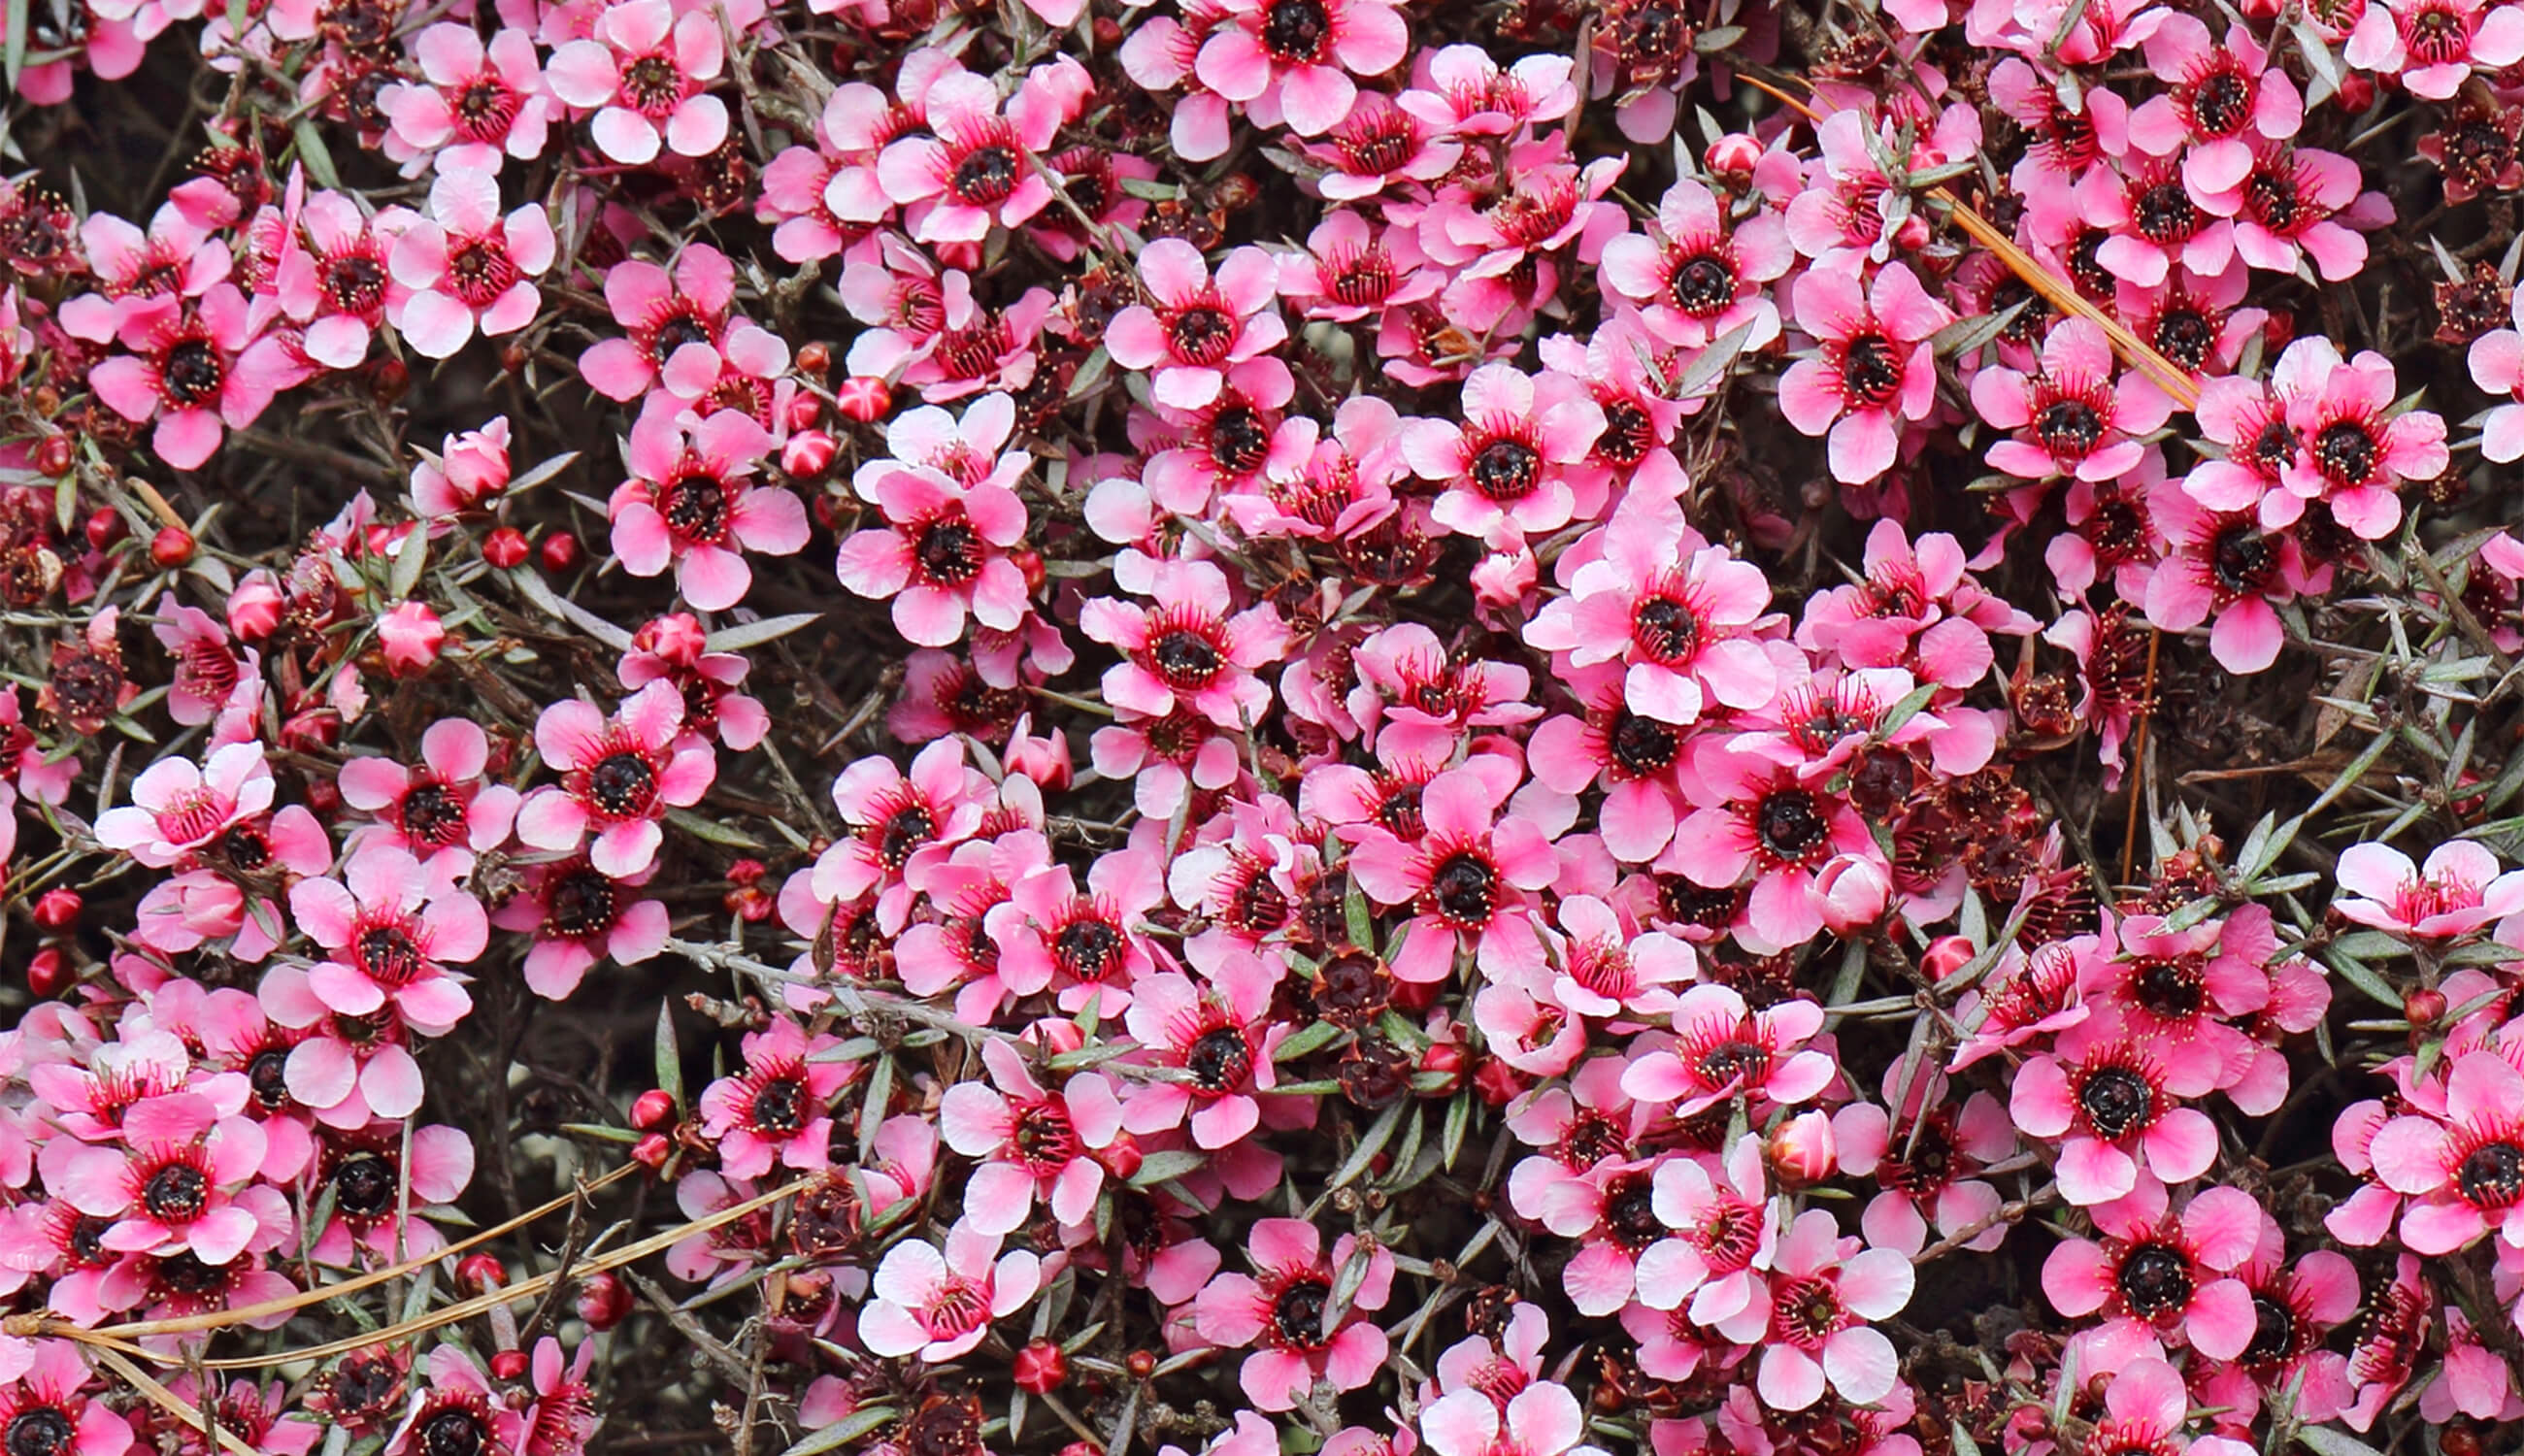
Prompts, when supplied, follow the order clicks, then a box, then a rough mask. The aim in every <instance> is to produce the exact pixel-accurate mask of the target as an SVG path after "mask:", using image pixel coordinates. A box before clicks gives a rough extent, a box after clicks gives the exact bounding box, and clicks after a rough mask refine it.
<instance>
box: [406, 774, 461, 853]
mask: <svg viewBox="0 0 2524 1456" xmlns="http://www.w3.org/2000/svg"><path fill="white" fill-rule="evenodd" d="M401 817H402V820H403V833H404V838H406V839H408V840H412V841H414V842H415V843H418V844H423V845H431V846H438V847H444V846H447V845H452V844H454V843H456V842H457V840H459V839H461V838H462V837H463V834H464V828H465V825H464V803H463V801H461V800H460V799H459V798H457V796H455V795H454V794H451V793H449V792H448V790H447V787H446V786H445V785H443V784H436V783H430V782H427V781H424V782H421V783H418V784H414V785H413V786H412V790H411V792H409V793H407V794H406V795H404V797H403V808H402V814H401Z"/></svg>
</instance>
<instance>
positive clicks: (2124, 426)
mask: <svg viewBox="0 0 2524 1456" xmlns="http://www.w3.org/2000/svg"><path fill="white" fill-rule="evenodd" d="M2106 246H2107V247H2109V246H2110V244H2107V245H2106ZM2158 277H2159V279H2161V277H2162V272H2161V270H2160V271H2159V273H2158ZM2112 374H2113V363H2112V349H2111V342H2110V341H2108V340H2107V339H2106V338H2105V337H2104V331H2103V329H2102V327H2101V326H2099V325H2097V324H2094V323H2091V322H2089V321H2087V320H2086V319H2083V318H2070V319H2065V320H2063V321H2062V322H2060V323H2058V324H2056V325H2054V326H2053V328H2052V330H2051V335H2050V337H2049V338H2048V339H2045V340H2044V341H2043V344H2042V371H2041V373H2039V374H2037V375H2034V376H2031V377H2027V376H2025V375H2023V374H2020V373H2017V372H2016V371H2015V370H2014V369H2011V368H2008V367H2006V366H2004V365H2000V364H1992V365H1990V366H1988V367H1986V368H1983V369H1982V370H1981V371H1980V372H1979V373H1977V374H1974V375H1973V376H1972V383H1971V397H1972V404H1973V406H1974V407H1975V408H1976V409H1978V410H1979V411H1980V415H1981V418H1982V419H1984V420H1986V421H1988V422H1989V423H1990V424H1991V425H1992V426H1994V427H1996V428H1999V429H2008V430H2016V431H2018V432H2019V433H2018V434H2017V435H2016V436H2014V438H2011V439H2006V440H2001V441H1998V442H1996V443H1995V444H1993V445H1991V446H1990V448H1989V462H1990V463H1991V464H1993V465H1995V466H1997V467H1998V468H1999V469H2002V470H2005V471H2007V472H2008V473H2010V474H2012V475H2020V476H2023V477H2024V478H2025V479H2027V480H2044V479H2048V478H2050V476H2051V475H2052V474H2053V473H2054V472H2059V473H2063V474H2070V475H2074V476H2076V477H2077V478H2078V479H2081V480H2113V479H2117V478H2119V477H2120V476H2123V475H2126V474H2128V473H2129V472H2130V470H2131V469H2132V468H2133V467H2134V466H2136V465H2137V463H2138V461H2139V456H2140V455H2141V453H2142V451H2143V448H2144V447H2142V446H2141V445H2140V444H2139V443H2138V440H2137V438H2136V437H2138V436H2141V435H2146V434H2150V433H2153V432H2154V431H2155V430H2156V429H2157V428H2159V427H2160V426H2161V425H2162V424H2163V423H2164V420H2165V416H2166V415H2168V414H2169V413H2172V410H2173V402H2172V401H2171V400H2170V399H2168V398H2166V397H2165V394H2164V391H2162V390H2160V389H2159V388H2157V386H2156V385H2155V384H2154V383H2153V382H2151V381H2150V380H2149V379H2148V378H2147V377H2146V376H2145V375H2142V374H2140V373H2138V372H2137V371H2136V370H2132V371H2131V372H2129V373H2126V374H2123V375H2121V376H2120V378H2119V379H2118V380H2117V381H2116V380H2114V378H2113V377H2112Z"/></svg>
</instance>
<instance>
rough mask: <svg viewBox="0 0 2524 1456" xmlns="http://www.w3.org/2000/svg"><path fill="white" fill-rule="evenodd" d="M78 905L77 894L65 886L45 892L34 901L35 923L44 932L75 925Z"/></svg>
mask: <svg viewBox="0 0 2524 1456" xmlns="http://www.w3.org/2000/svg"><path fill="white" fill-rule="evenodd" d="M80 903H81V901H80V899H79V893H78V892H77V891H75V890H73V889H71V888H70V887H69V886H67V885H64V886H59V887H56V888H54V889H51V890H47V891H45V892H44V893H43V894H42V895H41V896H39V897H37V898H36V900H35V911H34V914H35V923H36V924H37V925H40V926H42V927H43V928H44V929H46V930H60V929H62V928H64V927H65V926H70V925H75V924H77V923H78V917H79V905H80Z"/></svg>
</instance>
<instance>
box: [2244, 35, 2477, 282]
mask: <svg viewBox="0 0 2524 1456" xmlns="http://www.w3.org/2000/svg"><path fill="white" fill-rule="evenodd" d="M2379 3H2380V0H2379ZM2376 13H2377V12H2375V11H2369V12H2368V15H2369V16H2372V15H2374V14H2376ZM2504 13H2505V14H2510V15H2515V16H2516V18H2517V26H2516V28H2517V30H2518V31H2519V32H2524V12H2517V11H2513V10H2511V9H2510V10H2508V11H2506V12H2504ZM2357 184H2358V171H2357V164H2356V163H2354V162H2353V161H2351V160H2350V159H2349V158H2347V157H2343V156H2341V155H2340V154H2338V153H2336V152H2317V151H2313V150H2311V149H2310V148H2301V147H2287V146H2279V145H2274V144H2264V145H2262V146H2257V147H2255V148H2254V152H2253V170H2252V171H2251V172H2250V173H2249V174H2247V175H2246V176H2245V178H2244V180H2243V181H2241V182H2239V183H2237V184H2236V185H2235V187H2234V188H2233V189H2232V190H2230V191H2226V192H2220V193H2218V194H2216V195H2215V196H2213V197H2211V198H2209V199H2208V206H2209V209H2210V211H2212V212H2215V213H2218V214H2220V215H2221V216H2225V217H2231V218H2234V219H2235V252H2236V254H2237V256H2239V257H2241V258H2242V259H2243V260H2244V262H2246V263H2248V264H2250V265H2252V266H2253V267H2257V268H2260V269H2262V270H2264V271H2267V272H2281V273H2288V272H2294V271H2296V268H2297V266H2298V264H2299V262H2300V261H2301V260H2303V259H2306V258H2310V259H2311V260H2312V261H2313V265H2314V267H2315V268H2316V269H2317V270H2318V271H2319V272H2320V273H2321V274H2322V277H2323V280H2324V281H2325V282H2330V283H2339V282H2345V281H2346V280H2348V279H2350V278H2354V277H2355V276H2356V275H2357V270H2358V269H2359V268H2361V267H2365V265H2366V239H2365V238H2364V237H2363V236H2362V235H2360V234H2359V233H2357V232H2354V231H2353V230H2351V228H2350V227H2349V226H2348V225H2347V224H2346V223H2343V222H2341V221H2339V220H2338V219H2337V215H2338V214H2340V213H2342V212H2344V211H2346V210H2348V209H2349V208H2350V207H2351V205H2352V204H2354V203H2356V202H2358V193H2357Z"/></svg>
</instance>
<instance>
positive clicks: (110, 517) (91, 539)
mask: <svg viewBox="0 0 2524 1456" xmlns="http://www.w3.org/2000/svg"><path fill="white" fill-rule="evenodd" d="M82 529H84V530H85V532H86V533H87V544H88V545H89V546H92V547H94V548H95V549H97V550H98V551H103V550H105V549H106V548H107V547H109V546H112V545H113V544H114V543H116V542H118V541H120V540H121V539H122V538H123V536H124V535H125V534H126V533H127V532H128V531H129V530H130V528H129V527H128V526H125V525H124V524H123V523H122V512H121V511H120V510H115V509H114V508H113V507H111V506H99V507H98V508H96V509H95V510H91V511H89V512H88V513H87V522H86V524H85V526H84V527H83V528H82Z"/></svg>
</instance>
